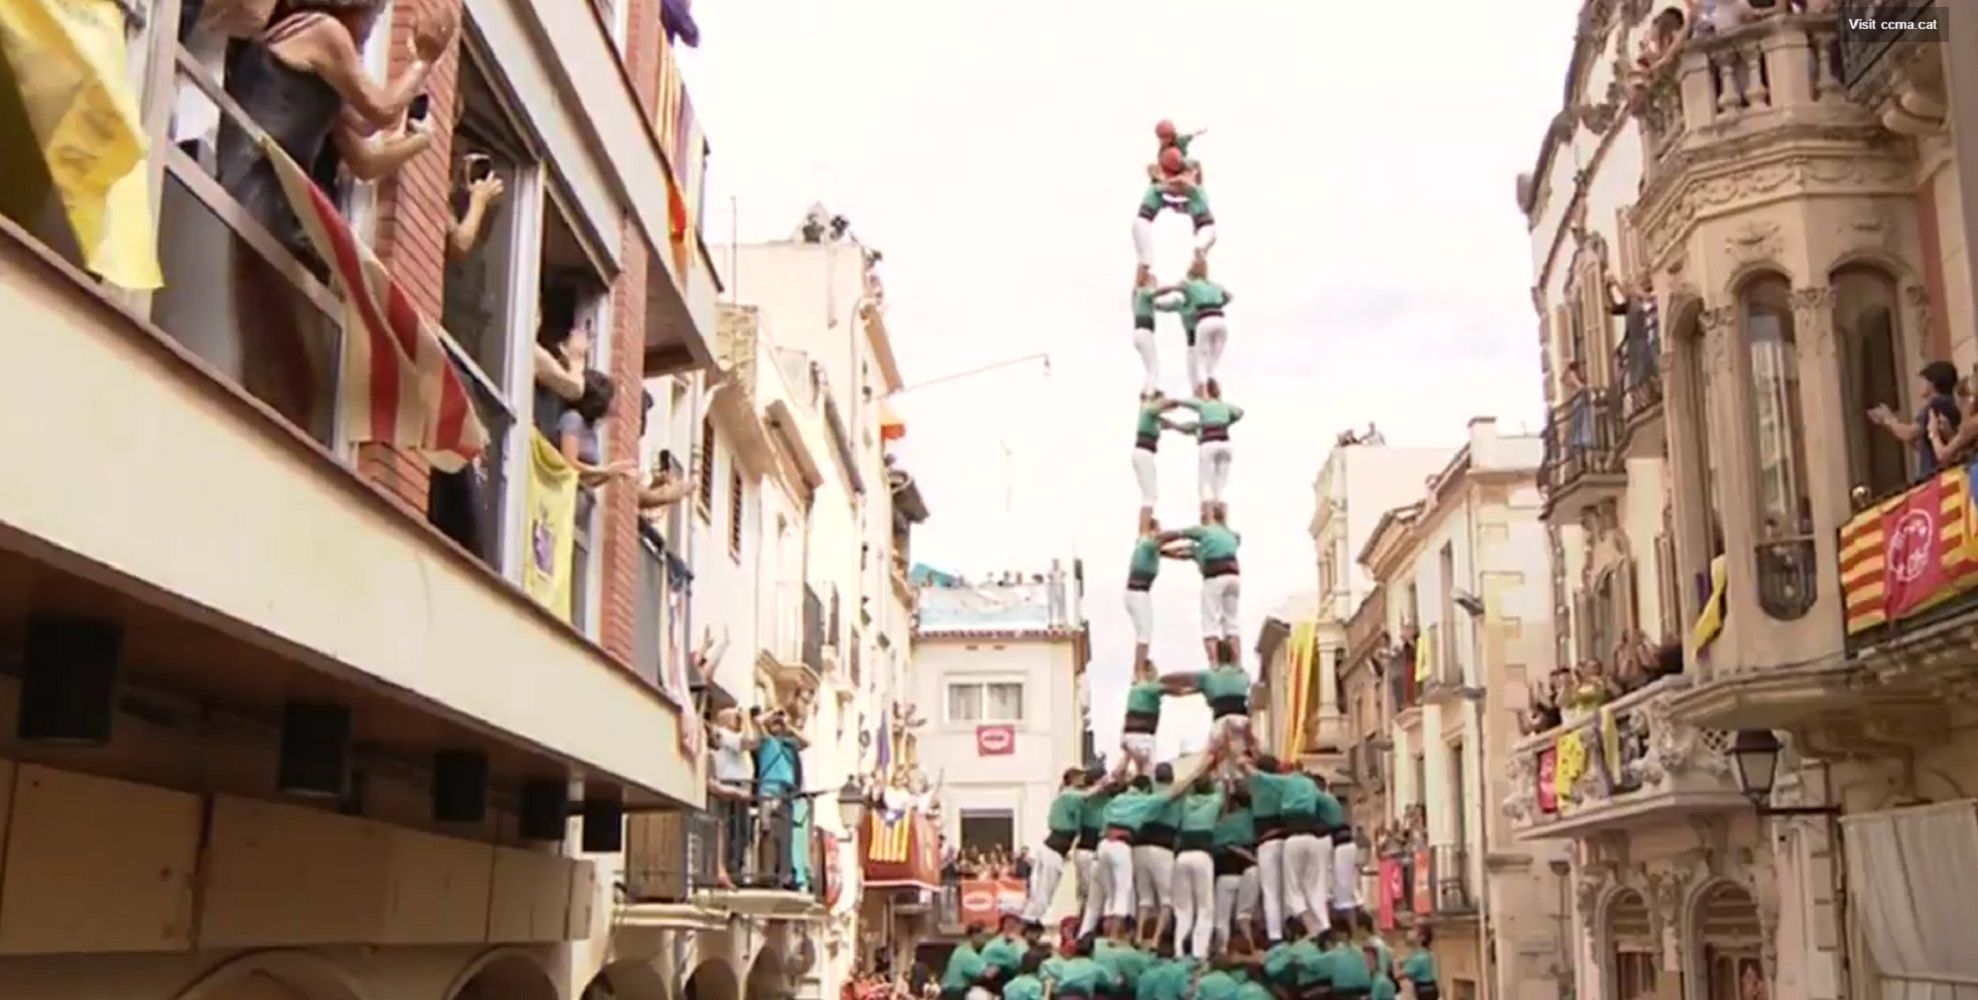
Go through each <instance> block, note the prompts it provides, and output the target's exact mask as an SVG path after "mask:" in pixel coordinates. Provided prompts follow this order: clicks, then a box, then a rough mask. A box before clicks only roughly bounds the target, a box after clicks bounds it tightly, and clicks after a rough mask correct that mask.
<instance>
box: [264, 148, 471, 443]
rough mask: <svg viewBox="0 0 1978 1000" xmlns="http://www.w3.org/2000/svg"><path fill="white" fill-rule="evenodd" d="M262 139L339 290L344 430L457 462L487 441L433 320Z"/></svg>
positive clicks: (296, 170) (296, 169) (299, 173)
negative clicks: (341, 316)
mask: <svg viewBox="0 0 1978 1000" xmlns="http://www.w3.org/2000/svg"><path fill="white" fill-rule="evenodd" d="M261 149H262V153H263V155H265V156H267V157H268V161H269V162H270V163H272V164H273V165H274V168H275V176H276V177H278V178H280V179H281V182H282V191H283V192H284V193H286V194H287V195H288V201H289V207H290V208H292V209H294V211H295V214H296V217H297V218H298V219H300V220H301V221H302V230H303V232H306V233H308V234H309V242H310V243H312V244H314V245H315V247H316V252H317V253H319V254H321V255H322V257H323V259H324V260H326V261H328V262H329V264H330V271H331V273H332V274H334V275H335V276H336V287H337V293H338V294H339V295H341V296H342V297H343V372H342V378H341V380H340V384H339V387H338V391H339V392H340V393H342V395H343V412H344V427H343V431H344V436H345V437H346V438H348V439H349V440H351V441H376V442H378V443H380V444H388V445H394V446H397V447H400V448H407V449H416V450H418V451H421V452H423V453H425V456H426V460H427V461H428V462H431V463H432V465H433V467H434V468H436V469H439V470H440V471H442V472H458V471H460V468H461V467H462V466H464V465H466V464H467V463H468V462H471V461H473V460H474V457H475V456H477V455H479V454H480V453H481V452H482V451H484V450H486V449H487V446H488V431H487V428H486V427H485V426H483V425H482V424H481V418H480V415H479V414H477V413H475V412H474V405H473V401H472V400H470V399H469V398H468V396H467V386H466V383H465V382H463V381H462V380H461V377H460V372H459V370H458V369H456V368H455V367H454V366H453V359H451V358H449V357H447V353H446V347H445V345H444V344H443V343H442V342H441V340H440V336H439V326H438V325H437V324H435V323H433V322H432V321H431V320H429V319H427V318H426V317H425V315H423V314H422V313H420V312H419V308H418V307H417V306H415V305H413V304H412V300H411V299H410V298H407V297H406V294H405V289H403V288H401V287H399V284H398V282H397V280H395V279H394V278H393V277H392V276H391V272H390V271H387V270H385V265H384V264H383V263H381V262H380V261H379V260H378V258H377V255H375V254H373V253H372V252H371V248H370V247H367V246H365V245H364V242H363V241H362V240H359V239H358V238H357V236H356V234H354V233H352V232H351V231H350V226H349V224H348V223H346V222H344V220H343V216H342V215H341V214H339V213H338V212H337V209H336V206H335V205H332V204H330V200H329V199H328V198H327V197H325V196H324V195H323V192H322V189H320V188H318V187H317V186H316V185H315V183H314V182H313V181H311V180H310V179H309V177H308V175H306V174H304V173H303V172H302V168H301V167H298V166H296V164H295V161H294V160H292V159H289V156H288V154H287V153H284V152H282V149H281V147H280V146H277V145H275V143H274V140H272V139H268V138H265V137H264V138H263V139H262V141H261Z"/></svg>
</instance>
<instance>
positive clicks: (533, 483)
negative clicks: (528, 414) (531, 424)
mask: <svg viewBox="0 0 1978 1000" xmlns="http://www.w3.org/2000/svg"><path fill="white" fill-rule="evenodd" d="M529 444H530V461H529V490H528V500H527V503H528V508H527V518H526V520H525V522H524V524H523V539H524V541H526V542H527V544H528V546H529V548H528V553H527V558H525V559H523V560H522V589H523V590H524V591H526V592H527V593H528V595H529V596H530V597H533V598H535V599H536V601H537V602H538V603H540V604H541V605H542V606H543V607H546V608H548V609H550V610H551V611H554V612H556V614H557V615H558V616H559V617H562V618H569V617H570V581H571V579H572V572H571V560H572V557H573V556H574V554H575V543H576V535H577V470H576V469H575V468H573V467H572V466H571V465H570V463H569V462H566V461H564V460H563V453H562V452H560V451H557V450H556V448H555V446H553V445H551V444H550V443H549V439H548V438H546V437H544V436H543V435H542V434H541V433H540V432H532V433H531V434H530V435H529Z"/></svg>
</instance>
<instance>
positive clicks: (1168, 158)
mask: <svg viewBox="0 0 1978 1000" xmlns="http://www.w3.org/2000/svg"><path fill="white" fill-rule="evenodd" d="M1186 169H1188V161H1187V160H1186V159H1184V158H1183V157H1182V155H1181V150H1179V149H1176V148H1175V147H1173V146H1169V147H1168V148H1166V149H1163V150H1161V171H1162V172H1163V173H1166V174H1170V175H1173V174H1178V173H1181V172H1182V171H1183V170H1186Z"/></svg>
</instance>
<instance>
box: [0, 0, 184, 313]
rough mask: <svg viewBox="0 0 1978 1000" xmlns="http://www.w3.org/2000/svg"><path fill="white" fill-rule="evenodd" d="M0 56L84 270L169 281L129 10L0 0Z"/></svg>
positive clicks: (143, 281)
mask: <svg viewBox="0 0 1978 1000" xmlns="http://www.w3.org/2000/svg"><path fill="white" fill-rule="evenodd" d="M171 27H172V26H170V25H165V26H160V27H159V29H158V30H170V29H171ZM0 56H4V57H5V59H6V62H7V68H8V70H9V71H10V72H9V75H10V76H11V78H12V84H13V87H14V88H15V90H16V92H17V93H18V95H19V100H20V106H21V109H22V110H23V111H24V112H25V113H26V115H27V120H28V125H29V127H30V128H31V129H32V130H33V132H34V138H35V141H36V142H37V143H38V144H39V146H40V148H41V157H42V160H43V161H44V163H45V164H46V169H47V171H48V178H49V180H50V181H51V182H52V183H53V184H54V187H55V191H56V193H57V194H59V195H60V196H61V199H62V208H63V211H64V213H65V214H66V215H67V217H68V221H69V228H70V230H71V231H72V232H73V234H74V236H75V240H76V245H77V246H78V247H79V248H81V250H82V256H83V263H84V265H85V266H87V267H88V268H89V269H90V270H91V271H94V272H96V273H97V274H99V275H102V276H103V279H104V280H105V281H108V282H110V283H111V284H113V285H118V286H120V287H123V288H140V289H142V288H157V287H159V286H160V285H162V284H164V277H163V275H162V274H160V272H159V270H158V240H157V233H156V229H155V227H154V225H153V222H152V219H151V199H150V194H149V190H148V188H147V186H146V183H145V172H144V169H143V168H144V162H145V139H144V126H143V123H142V120H141V118H140V116H139V114H138V109H137V100H136V99H135V98H134V97H133V96H132V95H131V92H130V87H129V85H128V83H126V80H127V79H128V77H127V75H126V74H127V72H128V68H127V67H128V53H127V52H126V49H125V46H124V11H123V8H122V7H121V6H119V5H118V4H117V3H115V2H114V0H0ZM20 138H25V137H13V136H0V143H9V142H14V141H17V140H18V139H20ZM13 180H14V179H13V178H9V182H10V183H12V182H13Z"/></svg>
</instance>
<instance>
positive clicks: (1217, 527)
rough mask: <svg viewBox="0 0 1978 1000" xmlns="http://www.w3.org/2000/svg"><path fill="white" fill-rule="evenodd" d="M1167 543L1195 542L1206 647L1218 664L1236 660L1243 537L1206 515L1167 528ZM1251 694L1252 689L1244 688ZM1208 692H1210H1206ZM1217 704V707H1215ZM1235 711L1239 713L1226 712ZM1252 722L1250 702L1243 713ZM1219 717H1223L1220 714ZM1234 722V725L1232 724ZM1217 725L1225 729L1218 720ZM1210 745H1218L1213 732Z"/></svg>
mask: <svg viewBox="0 0 1978 1000" xmlns="http://www.w3.org/2000/svg"><path fill="white" fill-rule="evenodd" d="M1157 537H1159V538H1160V540H1161V544H1162V545H1163V546H1165V545H1167V544H1169V543H1170V542H1177V541H1182V540H1187V541H1189V542H1193V543H1194V550H1193V554H1194V556H1195V565H1196V566H1197V567H1198V568H1200V569H1201V571H1202V650H1203V653H1204V654H1206V655H1207V657H1208V660H1209V663H1210V664H1211V665H1215V666H1221V665H1225V664H1234V663H1236V660H1237V656H1238V652H1237V645H1238V643H1239V642H1241V638H1240V637H1241V635H1242V633H1241V632H1240V631H1239V628H1240V626H1239V625H1238V622H1237V612H1238V611H1239V610H1240V605H1241V603H1242V593H1243V588H1242V577H1241V567H1239V566H1238V565H1237V562H1236V552H1237V549H1238V548H1239V547H1241V546H1242V544H1243V536H1242V535H1239V534H1237V533H1236V532H1234V531H1231V530H1229V525H1228V524H1227V523H1225V522H1224V521H1222V520H1219V519H1216V518H1211V517H1208V516H1204V517H1203V518H1202V523H1201V524H1197V525H1191V526H1189V527H1187V528H1183V529H1181V530H1180V531H1164V532H1161V533H1160V535H1159V536H1157ZM1244 691H1245V694H1246V696H1247V694H1248V691H1249V688H1248V687H1246V688H1245V689H1244ZM1205 693H1206V692H1205ZM1211 707H1213V706H1211ZM1224 714H1235V713H1224ZM1241 714H1242V715H1243V716H1244V718H1245V721H1246V722H1247V721H1248V717H1249V711H1248V707H1247V705H1246V706H1245V708H1244V711H1243V712H1242V713H1241ZM1218 718H1221V716H1220V715H1219V716H1218ZM1231 725H1233V724H1231ZM1217 728H1219V729H1220V728H1223V724H1221V723H1218V725H1217ZM1210 746H1211V747H1214V746H1215V741H1214V737H1213V734H1212V736H1211V742H1210Z"/></svg>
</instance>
